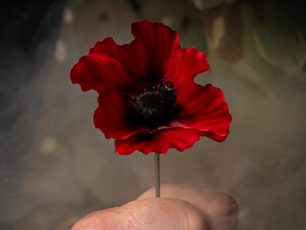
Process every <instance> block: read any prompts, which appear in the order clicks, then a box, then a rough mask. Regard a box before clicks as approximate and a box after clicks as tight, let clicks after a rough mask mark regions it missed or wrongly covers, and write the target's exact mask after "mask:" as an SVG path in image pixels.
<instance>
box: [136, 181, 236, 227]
mask: <svg viewBox="0 0 306 230" xmlns="http://www.w3.org/2000/svg"><path fill="white" fill-rule="evenodd" d="M152 197H155V192H154V188H151V189H149V190H148V191H146V192H145V193H143V194H142V195H141V196H140V197H138V198H137V200H143V199H148V198H152ZM161 197H164V198H174V199H180V200H185V201H187V202H189V203H190V204H192V205H193V206H195V207H196V208H198V209H199V210H201V211H202V212H203V213H204V215H205V214H206V215H207V216H208V218H209V222H210V225H211V226H212V227H213V229H214V230H233V229H236V225H237V216H238V205H237V203H236V201H235V200H234V199H233V198H232V197H230V196H228V195H225V194H223V193H220V192H217V191H215V190H214V189H212V188H211V187H208V186H205V187H204V186H194V185H183V184H162V185H161Z"/></svg>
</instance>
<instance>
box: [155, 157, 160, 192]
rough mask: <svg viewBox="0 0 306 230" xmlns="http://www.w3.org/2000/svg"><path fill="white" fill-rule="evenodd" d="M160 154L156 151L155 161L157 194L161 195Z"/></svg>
mask: <svg viewBox="0 0 306 230" xmlns="http://www.w3.org/2000/svg"><path fill="white" fill-rule="evenodd" d="M159 162H160V156H159V154H158V153H154V163H155V196H156V197H160V164H159Z"/></svg>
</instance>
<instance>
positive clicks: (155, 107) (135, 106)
mask: <svg viewBox="0 0 306 230" xmlns="http://www.w3.org/2000/svg"><path fill="white" fill-rule="evenodd" d="M175 99H176V92H175V90H174V88H173V86H172V85H171V83H169V82H167V81H165V80H162V81H161V82H160V83H158V84H156V85H154V86H153V87H151V88H148V89H145V90H144V91H143V92H142V93H141V94H140V95H139V96H137V97H134V98H132V99H131V102H130V103H129V112H130V114H129V118H130V120H131V121H132V122H133V123H135V124H138V125H141V126H143V127H144V128H146V129H149V130H154V129H156V128H158V127H159V126H162V125H166V124H168V123H170V122H171V120H172V119H173V117H174V116H175V115H176V113H177V111H178V109H177V108H176V106H175V105H174V102H175Z"/></svg>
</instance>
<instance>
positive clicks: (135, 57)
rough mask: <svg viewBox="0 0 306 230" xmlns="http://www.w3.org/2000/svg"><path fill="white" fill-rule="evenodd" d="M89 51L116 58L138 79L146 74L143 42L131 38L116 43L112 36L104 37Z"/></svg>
mask: <svg viewBox="0 0 306 230" xmlns="http://www.w3.org/2000/svg"><path fill="white" fill-rule="evenodd" d="M89 53H90V54H93V53H100V54H104V55H107V56H109V57H112V58H114V59H116V60H117V61H118V62H120V63H121V64H122V65H124V66H125V67H126V68H128V69H130V71H131V72H132V73H133V75H134V77H136V78H137V79H138V80H140V81H141V80H143V78H144V76H146V66H147V61H146V58H145V57H146V54H145V51H144V48H143V44H142V43H141V42H140V41H139V40H133V41H132V42H131V43H129V44H125V45H118V44H116V42H115V41H114V40H113V38H106V39H104V40H103V41H99V42H97V43H96V44H95V45H94V47H93V48H91V50H90V51H89Z"/></svg>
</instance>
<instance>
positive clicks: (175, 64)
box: [165, 48, 209, 103]
mask: <svg viewBox="0 0 306 230" xmlns="http://www.w3.org/2000/svg"><path fill="white" fill-rule="evenodd" d="M208 69H209V64H208V62H207V60H206V54H205V53H204V52H200V51H199V50H197V49H195V48H188V49H178V50H177V51H176V52H175V53H174V54H173V56H171V58H170V59H169V62H168V65H167V70H166V72H165V79H166V80H167V81H169V82H171V83H172V84H173V85H174V87H175V89H176V91H177V101H178V102H179V103H180V102H181V101H182V100H184V99H186V97H187V96H188V95H190V90H191V89H190V88H194V87H196V86H195V83H194V81H193V79H194V77H195V76H196V75H197V74H199V73H202V72H204V71H206V70H208ZM191 96H192V95H191ZM181 98H182V99H181Z"/></svg>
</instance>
